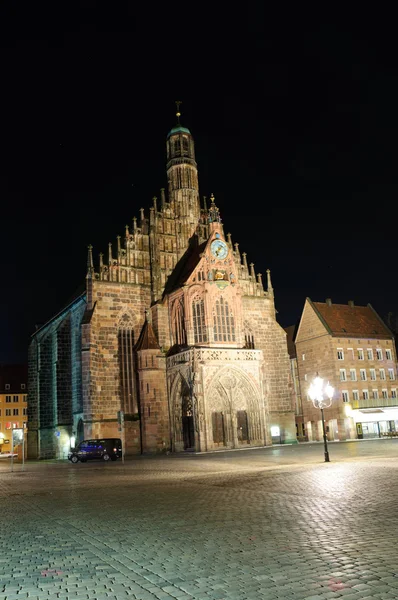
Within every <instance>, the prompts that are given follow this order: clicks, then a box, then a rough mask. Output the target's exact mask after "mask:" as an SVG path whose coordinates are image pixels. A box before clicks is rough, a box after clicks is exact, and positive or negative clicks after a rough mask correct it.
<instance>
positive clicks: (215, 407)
mask: <svg viewBox="0 0 398 600" xmlns="http://www.w3.org/2000/svg"><path fill="white" fill-rule="evenodd" d="M205 394H206V405H207V411H206V412H207V414H206V422H207V431H208V434H207V447H208V449H211V448H219V447H220V446H227V447H230V448H239V447H243V446H247V445H255V446H258V445H264V443H265V423H264V420H265V415H264V409H263V404H262V402H261V394H260V388H259V386H258V385H256V383H255V382H253V381H252V380H251V379H250V378H249V376H248V374H247V373H246V372H245V371H244V370H243V369H239V368H236V367H229V366H226V367H224V368H223V369H220V371H218V373H217V374H216V375H215V376H214V378H213V379H212V381H211V383H210V385H209V387H208V390H207V391H206V393H205Z"/></svg>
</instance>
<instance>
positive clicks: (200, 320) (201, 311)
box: [192, 298, 207, 344]
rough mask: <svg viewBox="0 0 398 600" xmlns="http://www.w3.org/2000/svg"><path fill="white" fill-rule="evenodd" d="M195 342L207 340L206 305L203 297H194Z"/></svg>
mask: <svg viewBox="0 0 398 600" xmlns="http://www.w3.org/2000/svg"><path fill="white" fill-rule="evenodd" d="M192 315H193V333H194V343H195V344H200V343H202V342H207V332H206V323H205V305H204V302H203V300H202V299H200V298H194V300H193V302H192Z"/></svg>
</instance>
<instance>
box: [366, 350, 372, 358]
mask: <svg viewBox="0 0 398 600" xmlns="http://www.w3.org/2000/svg"><path fill="white" fill-rule="evenodd" d="M366 353H367V355H368V360H373V350H372V348H368V349H367V350H366Z"/></svg>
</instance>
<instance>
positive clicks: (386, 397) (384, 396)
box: [381, 390, 388, 400]
mask: <svg viewBox="0 0 398 600" xmlns="http://www.w3.org/2000/svg"><path fill="white" fill-rule="evenodd" d="M381 395H382V397H383V400H387V399H388V391H387V390H381Z"/></svg>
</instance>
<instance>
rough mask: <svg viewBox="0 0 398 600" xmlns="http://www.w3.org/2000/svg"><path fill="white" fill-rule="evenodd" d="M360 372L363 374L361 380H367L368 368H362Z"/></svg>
mask: <svg viewBox="0 0 398 600" xmlns="http://www.w3.org/2000/svg"><path fill="white" fill-rule="evenodd" d="M359 372H360V374H361V381H366V369H360V370H359Z"/></svg>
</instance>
